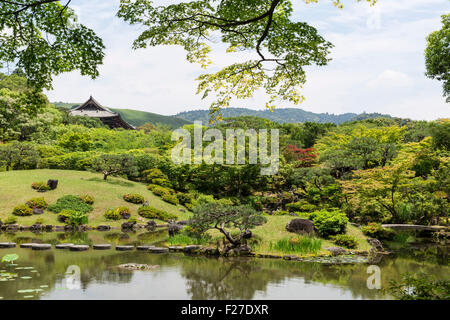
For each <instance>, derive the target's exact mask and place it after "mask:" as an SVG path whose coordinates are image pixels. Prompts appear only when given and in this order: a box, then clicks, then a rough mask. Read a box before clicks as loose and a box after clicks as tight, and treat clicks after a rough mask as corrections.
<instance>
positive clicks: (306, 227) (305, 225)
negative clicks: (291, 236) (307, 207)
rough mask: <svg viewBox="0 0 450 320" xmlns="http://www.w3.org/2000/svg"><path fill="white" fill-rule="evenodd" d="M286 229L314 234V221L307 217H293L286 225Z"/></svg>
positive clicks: (298, 232)
mask: <svg viewBox="0 0 450 320" xmlns="http://www.w3.org/2000/svg"><path fill="white" fill-rule="evenodd" d="M286 230H287V231H289V232H293V233H297V234H314V223H313V222H312V221H311V220H306V219H292V220H291V221H289V222H288V224H287V225H286Z"/></svg>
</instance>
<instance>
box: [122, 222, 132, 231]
mask: <svg viewBox="0 0 450 320" xmlns="http://www.w3.org/2000/svg"><path fill="white" fill-rule="evenodd" d="M134 225H135V224H134V223H133V222H124V223H122V225H121V226H120V227H121V228H122V229H123V230H132V229H133V228H134Z"/></svg>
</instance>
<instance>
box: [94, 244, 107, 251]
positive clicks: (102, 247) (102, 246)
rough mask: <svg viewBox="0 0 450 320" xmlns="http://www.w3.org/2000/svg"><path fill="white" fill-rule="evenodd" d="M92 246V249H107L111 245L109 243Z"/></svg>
mask: <svg viewBox="0 0 450 320" xmlns="http://www.w3.org/2000/svg"><path fill="white" fill-rule="evenodd" d="M92 248H93V249H94V250H109V249H111V245H110V244H94V245H93V246H92Z"/></svg>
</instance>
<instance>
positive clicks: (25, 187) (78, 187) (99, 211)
mask: <svg viewBox="0 0 450 320" xmlns="http://www.w3.org/2000/svg"><path fill="white" fill-rule="evenodd" d="M48 179H57V180H59V184H58V188H57V189H56V190H53V191H49V192H46V193H38V192H36V191H35V190H33V189H31V184H32V183H33V182H38V181H47V180H48ZM0 190H8V192H1V193H0V220H2V221H5V219H6V218H7V217H9V216H10V215H11V213H12V211H13V208H14V207H15V206H17V205H21V204H24V203H25V202H27V201H28V200H30V199H32V198H36V197H43V198H44V199H45V200H46V201H47V202H48V203H49V204H52V203H55V202H56V200H57V199H58V198H60V197H62V196H64V195H68V194H71V195H81V194H86V193H87V194H90V195H92V196H93V197H94V198H95V203H94V205H93V207H94V211H92V212H91V213H89V225H93V226H95V225H99V224H107V225H113V226H114V225H115V226H119V225H120V224H121V223H123V222H125V220H119V221H114V222H111V221H109V220H106V219H105V217H104V213H105V210H106V209H108V208H115V207H119V206H126V207H128V208H130V209H131V212H132V217H136V218H140V216H138V214H137V209H138V207H139V205H135V204H131V203H128V202H125V201H124V200H123V198H122V197H123V195H124V194H127V193H139V194H141V195H142V196H144V197H145V199H146V200H147V201H148V202H149V204H150V206H152V207H155V208H157V209H160V210H164V211H166V212H168V213H172V214H175V215H177V216H178V217H179V219H183V218H186V217H187V216H186V215H187V214H186V213H183V212H181V211H180V210H178V208H177V207H176V206H174V205H171V204H169V203H167V202H164V201H163V200H161V198H159V197H157V196H155V195H154V194H153V193H152V192H150V191H148V190H147V188H146V186H145V185H144V184H141V183H137V182H132V181H129V180H125V179H121V178H108V180H107V181H104V180H103V179H102V175H101V174H97V173H91V172H86V171H70V170H20V171H10V172H0ZM180 208H182V207H181V206H180ZM37 218H43V219H44V224H52V225H63V224H62V223H58V221H57V215H56V214H55V213H52V212H49V211H46V212H45V213H44V214H43V215H39V216H36V215H33V216H29V217H18V223H19V224H23V225H32V224H33V223H34V222H35V221H36V219H37Z"/></svg>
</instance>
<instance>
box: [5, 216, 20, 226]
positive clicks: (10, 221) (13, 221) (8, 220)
mask: <svg viewBox="0 0 450 320" xmlns="http://www.w3.org/2000/svg"><path fill="white" fill-rule="evenodd" d="M3 223H4V224H16V223H17V218H16V217H14V216H9V217H8V218H6V220H5V221H3Z"/></svg>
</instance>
